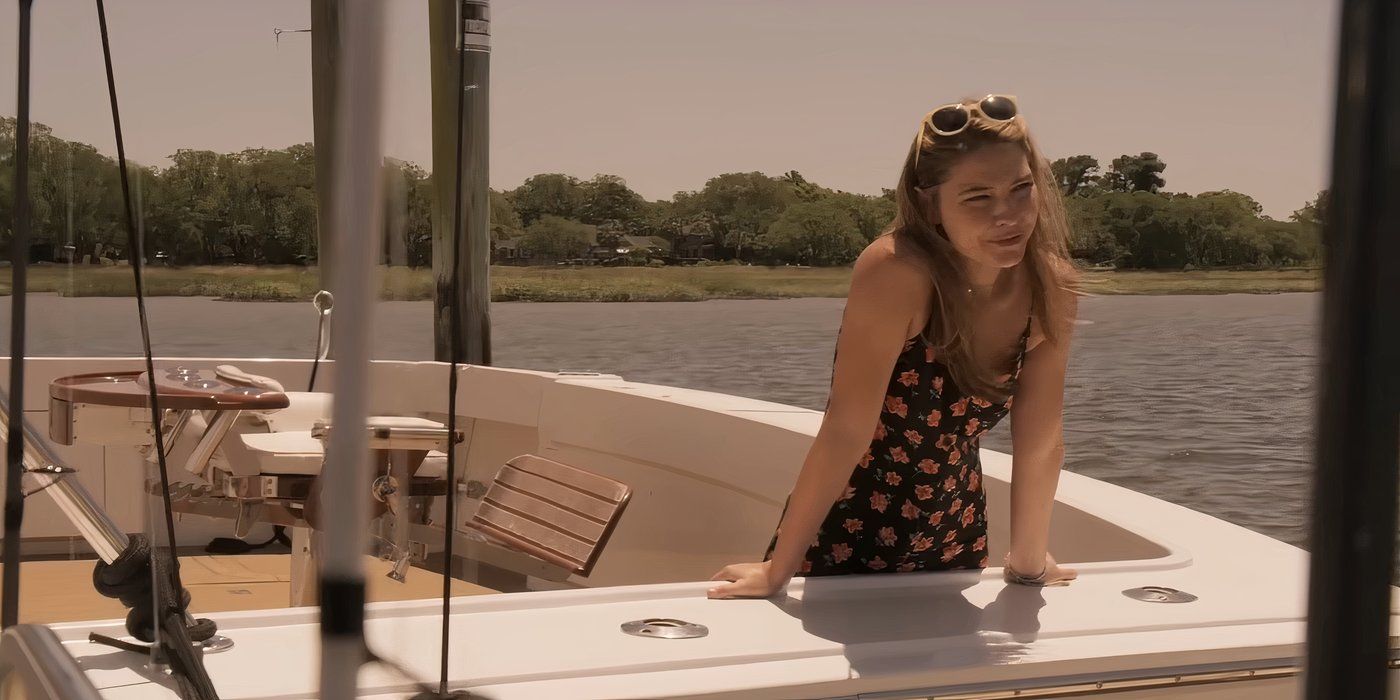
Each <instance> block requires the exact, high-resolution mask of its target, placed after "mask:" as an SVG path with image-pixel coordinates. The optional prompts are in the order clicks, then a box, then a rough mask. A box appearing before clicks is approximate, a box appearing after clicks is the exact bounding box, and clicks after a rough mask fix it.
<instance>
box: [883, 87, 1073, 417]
mask: <svg viewBox="0 0 1400 700" xmlns="http://www.w3.org/2000/svg"><path fill="white" fill-rule="evenodd" d="M976 102H977V101H976V100H963V104H964V105H966V106H968V107H971V106H972V105H974V104H976ZM997 144H1015V145H1017V146H1019V147H1020V148H1021V150H1023V151H1024V152H1025V154H1026V161H1027V163H1029V164H1030V167H1031V178H1032V180H1033V182H1034V183H1035V188H1036V190H1037V195H1038V196H1037V199H1038V201H1039V211H1038V217H1037V220H1036V224H1035V229H1034V230H1033V231H1032V233H1031V236H1030V240H1029V241H1028V242H1027V244H1026V253H1025V258H1024V259H1023V260H1022V264H1025V263H1026V262H1029V263H1030V264H1029V265H1027V266H1026V272H1027V273H1028V276H1029V279H1030V287H1031V313H1032V314H1033V315H1034V316H1035V317H1036V318H1037V319H1038V320H1039V321H1040V327H1041V328H1042V329H1044V332H1045V335H1046V337H1047V339H1048V340H1052V341H1053V340H1057V339H1059V338H1060V336H1061V335H1062V334H1063V333H1065V332H1066V330H1067V327H1068V323H1069V322H1070V319H1069V314H1070V310H1069V309H1068V308H1066V307H1067V306H1068V304H1067V301H1068V299H1069V296H1068V295H1067V294H1064V293H1063V291H1066V290H1067V291H1071V292H1072V291H1075V288H1076V287H1077V284H1078V274H1077V272H1076V270H1075V269H1074V265H1073V263H1072V262H1071V260H1070V257H1069V223H1068V219H1067V217H1066V215H1065V207H1064V201H1063V200H1062V199H1061V197H1060V189H1059V186H1058V185H1057V184H1056V182H1055V178H1054V176H1053V175H1052V174H1051V172H1050V165H1049V163H1048V162H1047V161H1046V160H1045V158H1044V156H1042V155H1041V154H1040V149H1038V148H1037V147H1036V145H1035V140H1034V139H1032V138H1031V134H1030V131H1029V129H1028V128H1027V127H1026V123H1025V120H1024V118H1023V117H1021V116H1017V117H1015V118H1013V119H1010V120H1007V121H992V120H986V119H983V118H981V117H978V116H973V117H971V120H970V121H969V123H968V125H967V128H966V129H964V130H963V131H961V132H960V133H957V134H955V135H952V136H940V135H938V134H935V133H933V131H932V130H930V129H929V128H928V120H927V119H925V120H924V121H923V122H922V124H921V126H920V127H919V134H918V136H916V137H915V138H914V142H913V144H912V145H911V146H910V148H909V154H908V156H907V157H906V158H905V159H904V167H903V169H902V170H901V171H900V174H899V184H898V185H897V186H896V187H895V192H894V193H895V205H896V208H897V209H896V213H895V218H894V220H893V221H892V222H891V223H890V225H889V226H888V227H886V228H885V230H884V231H883V232H882V233H881V234H880V235H882V236H887V235H888V236H893V237H894V239H895V243H896V249H898V250H901V251H902V250H912V251H915V252H916V254H917V255H918V256H919V257H921V258H924V259H925V262H926V263H927V264H928V266H929V269H930V272H931V274H932V276H933V307H932V308H933V311H932V313H931V315H930V318H929V321H928V323H927V324H926V328H927V329H928V330H929V331H931V333H930V334H929V335H927V336H926V338H927V340H928V341H929V344H930V345H931V346H933V348H934V351H935V352H937V353H938V355H939V356H940V357H941V358H942V359H943V362H944V364H945V365H947V367H948V370H949V373H950V374H951V375H952V376H953V380H954V381H956V382H957V384H958V386H959V387H960V388H961V389H962V390H963V391H964V392H967V393H970V394H973V395H976V396H982V397H986V398H996V399H999V400H1000V399H1004V398H1005V397H1006V396H1007V392H1008V388H1009V387H1008V386H1007V385H1006V384H1003V383H1002V382H1000V381H998V375H999V374H1000V372H998V371H997V370H996V369H995V368H991V367H983V366H980V365H979V364H978V363H977V361H976V359H975V356H974V355H973V351H972V313H971V309H970V308H969V307H970V303H969V301H968V299H967V297H966V295H963V294H958V293H956V291H957V290H962V289H966V288H967V287H968V283H967V277H966V274H965V273H964V271H963V266H962V263H961V262H960V257H959V253H958V252H957V251H956V250H955V249H954V248H953V245H952V243H951V242H950V241H949V240H948V238H947V235H946V233H944V232H943V231H942V227H941V226H936V225H934V224H933V223H932V222H931V221H929V219H928V218H927V216H926V214H925V212H924V211H922V210H921V208H920V206H919V196H918V193H917V192H916V191H915V190H916V188H928V187H936V186H938V185H941V184H942V183H944V182H946V181H947V179H948V175H949V171H951V170H952V168H953V166H954V165H956V164H957V163H958V162H959V161H960V160H961V159H963V158H965V157H967V156H968V155H970V154H972V153H975V152H977V151H978V150H980V149H982V148H985V147H987V146H992V145H997Z"/></svg>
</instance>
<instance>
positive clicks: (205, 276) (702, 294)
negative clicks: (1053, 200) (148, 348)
mask: <svg viewBox="0 0 1400 700" xmlns="http://www.w3.org/2000/svg"><path fill="white" fill-rule="evenodd" d="M144 272H145V282H146V288H147V296H148V297H156V296H188V297H214V298H217V299H221V300H225V301H289V302H292V301H306V300H309V299H310V298H311V296H312V295H313V294H315V292H316V290H317V289H318V284H317V282H318V280H319V278H318V276H317V271H316V269H315V268H305V267H290V266H288V267H248V266H221V267H188V268H167V267H147V268H146V269H145V270H144ZM490 275H491V301H495V302H505V301H547V302H567V301H586V302H629V301H705V300H709V299H795V298H809V297H828V298H830V297H841V298H843V297H845V296H846V294H847V292H848V291H849V288H850V277H851V269H850V268H849V267H831V268H806V267H748V266H741V265H709V266H699V267H664V268H647V267H607V268H603V267H581V268H559V267H511V266H492V267H491V271H490ZM1082 275H1083V277H1082V279H1083V291H1084V292H1086V293H1088V294H1091V295H1103V296H1115V295H1154V296H1157V295H1215V294H1282V293H1290V292H1316V291H1320V290H1321V288H1322V271H1321V270H1320V269H1315V268H1296V269H1281V270H1192V271H1138V270H1125V271H1119V270H1086V271H1084V272H1083V273H1082ZM7 277H8V276H4V277H0V296H9V294H10V281H9V279H8V278H7ZM379 287H380V290H381V291H380V294H379V298H380V299H382V300H386V301H426V300H429V299H432V295H433V288H434V280H433V277H432V272H431V271H430V270H428V269H416V270H415V269H409V268H402V267H392V268H390V267H381V268H380V269H379ZM29 290H30V292H31V293H52V294H58V295H61V296H66V297H130V296H134V294H135V292H134V287H133V285H132V280H131V270H130V268H128V267H125V266H104V267H69V266H66V265H36V266H32V267H30V268H29Z"/></svg>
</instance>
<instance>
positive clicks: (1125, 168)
mask: <svg viewBox="0 0 1400 700" xmlns="http://www.w3.org/2000/svg"><path fill="white" fill-rule="evenodd" d="M1166 169H1167V164H1166V163H1163V162H1162V160H1161V159H1160V158H1158V157H1157V154H1156V153H1150V152H1144V153H1139V154H1138V155H1135V156H1130V155H1122V156H1118V157H1117V158H1114V159H1113V165H1112V166H1110V167H1109V169H1108V172H1107V173H1105V174H1104V176H1103V177H1102V178H1101V181H1100V182H1101V184H1102V185H1103V187H1104V189H1107V190H1109V191H1111V192H1159V191H1161V189H1162V188H1163V187H1165V186H1166V184H1167V182H1166V180H1164V179H1162V172H1163V171H1164V170H1166Z"/></svg>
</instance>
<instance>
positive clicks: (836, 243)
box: [762, 200, 866, 265]
mask: <svg viewBox="0 0 1400 700" xmlns="http://www.w3.org/2000/svg"><path fill="white" fill-rule="evenodd" d="M762 242H763V245H764V248H765V249H766V250H767V251H768V252H769V254H770V255H771V256H772V257H773V258H775V259H776V260H779V261H783V262H796V263H799V264H803V265H846V264H849V263H851V262H852V261H854V260H855V259H856V256H858V255H860V251H861V250H862V249H863V248H864V247H865V244H866V240H865V238H864V237H863V236H862V235H861V234H860V230H859V228H858V227H857V226H856V222H855V220H854V219H852V218H851V216H850V214H848V213H846V211H845V210H844V209H842V208H841V206H840V205H838V204H837V203H836V202H833V201H830V200H822V201H817V202H799V203H797V204H794V205H792V206H790V207H788V208H787V209H786V210H785V211H784V212H783V213H782V214H781V215H780V216H779V217H778V219H777V220H776V221H774V222H773V224H772V225H771V226H769V228H768V232H767V234H766V235H765V236H764V237H763V241H762Z"/></svg>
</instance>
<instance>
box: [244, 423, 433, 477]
mask: <svg viewBox="0 0 1400 700" xmlns="http://www.w3.org/2000/svg"><path fill="white" fill-rule="evenodd" d="M233 439H235V440H237V441H239V442H240V443H241V445H240V446H239V448H240V449H236V450H230V452H234V451H236V452H238V453H241V456H243V457H245V458H246V459H248V460H252V461H255V462H256V463H257V466H258V473H260V474H268V475H273V476H290V475H301V476H316V475H317V474H320V473H321V465H322V463H323V462H324V461H325V458H326V453H325V449H324V446H323V444H322V442H321V440H320V438H316V437H312V433H311V431H309V430H288V431H284V432H280V433H247V434H244V435H238V436H234V437H233ZM446 474H447V454H446V453H445V452H441V451H439V450H430V451H429V452H428V456H427V457H426V458H425V459H424V460H423V463H422V464H421V465H420V466H419V467H418V471H417V476H423V477H430V478H434V479H440V478H442V477H443V476H445V475H446Z"/></svg>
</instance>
